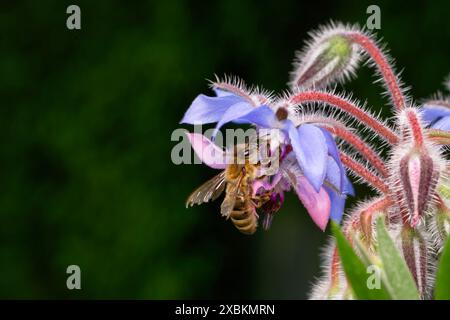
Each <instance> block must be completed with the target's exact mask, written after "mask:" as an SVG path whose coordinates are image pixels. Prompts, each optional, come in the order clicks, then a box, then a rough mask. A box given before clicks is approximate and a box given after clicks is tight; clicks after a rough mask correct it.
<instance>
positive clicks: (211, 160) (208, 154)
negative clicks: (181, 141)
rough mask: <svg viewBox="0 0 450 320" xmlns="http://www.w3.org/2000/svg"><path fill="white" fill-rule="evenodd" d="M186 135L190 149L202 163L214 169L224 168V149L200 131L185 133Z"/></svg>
mask: <svg viewBox="0 0 450 320" xmlns="http://www.w3.org/2000/svg"><path fill="white" fill-rule="evenodd" d="M187 137H188V139H189V141H190V143H191V145H192V149H194V151H195V153H196V154H197V156H198V157H199V159H200V160H201V161H202V162H203V163H204V164H206V165H207V166H208V167H211V168H214V169H225V167H226V166H227V165H226V153H225V151H223V150H222V149H221V148H220V147H219V146H217V145H216V144H215V143H214V142H212V141H211V140H209V139H208V138H206V137H205V136H204V135H202V134H200V133H187Z"/></svg>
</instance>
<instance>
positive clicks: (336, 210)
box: [324, 186, 346, 223]
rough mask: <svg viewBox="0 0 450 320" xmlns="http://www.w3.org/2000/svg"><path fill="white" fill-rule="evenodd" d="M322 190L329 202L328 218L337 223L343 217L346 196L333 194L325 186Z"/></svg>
mask: <svg viewBox="0 0 450 320" xmlns="http://www.w3.org/2000/svg"><path fill="white" fill-rule="evenodd" d="M324 188H325V190H326V192H327V193H328V196H329V197H330V201H331V208H330V218H331V219H332V220H334V221H336V222H338V223H339V222H340V221H341V220H342V216H343V215H344V208H345V200H346V196H345V195H342V194H338V193H336V192H334V191H333V190H331V188H329V187H327V186H324Z"/></svg>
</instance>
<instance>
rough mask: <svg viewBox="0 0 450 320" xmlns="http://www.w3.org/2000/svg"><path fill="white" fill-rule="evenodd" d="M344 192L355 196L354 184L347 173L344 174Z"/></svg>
mask: <svg viewBox="0 0 450 320" xmlns="http://www.w3.org/2000/svg"><path fill="white" fill-rule="evenodd" d="M342 193H343V194H346V195H350V196H353V197H354V196H355V188H353V184H352V183H351V181H350V179H349V178H348V177H347V175H344V188H343V189H342Z"/></svg>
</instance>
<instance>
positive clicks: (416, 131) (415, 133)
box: [406, 110, 423, 147]
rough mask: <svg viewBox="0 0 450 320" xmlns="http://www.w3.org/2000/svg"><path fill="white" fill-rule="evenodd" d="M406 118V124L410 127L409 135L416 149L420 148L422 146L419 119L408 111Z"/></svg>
mask: <svg viewBox="0 0 450 320" xmlns="http://www.w3.org/2000/svg"><path fill="white" fill-rule="evenodd" d="M406 116H407V117H408V122H409V126H410V131H411V135H412V137H413V139H414V142H415V143H416V145H417V146H418V147H421V146H422V145H423V134H422V126H421V124H420V121H419V119H418V118H417V115H416V113H415V112H413V111H411V110H408V112H407V113H406Z"/></svg>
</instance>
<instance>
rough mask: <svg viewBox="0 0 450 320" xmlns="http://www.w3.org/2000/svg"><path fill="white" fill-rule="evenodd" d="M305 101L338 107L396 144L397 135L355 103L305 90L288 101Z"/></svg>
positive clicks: (331, 95)
mask: <svg viewBox="0 0 450 320" xmlns="http://www.w3.org/2000/svg"><path fill="white" fill-rule="evenodd" d="M307 102H323V103H327V104H329V105H332V106H334V107H336V108H338V109H341V110H343V111H345V112H346V113H348V114H349V115H351V116H353V117H354V118H356V119H358V120H359V121H361V122H362V123H364V124H365V125H367V126H368V127H369V128H371V129H372V130H373V131H374V132H376V133H377V134H379V135H380V136H381V137H382V138H384V139H385V140H386V141H388V142H389V143H390V144H397V143H398V141H399V139H398V137H397V135H396V134H395V133H394V132H393V131H392V130H391V129H390V128H388V127H387V126H386V125H384V124H383V123H382V122H381V121H379V120H378V119H376V118H374V117H372V116H371V115H370V114H368V113H367V112H366V111H364V110H362V109H361V108H359V107H358V106H356V105H355V104H353V103H351V102H349V101H347V100H345V99H343V98H341V97H339V96H336V95H334V94H331V93H327V92H320V91H305V92H300V93H298V94H295V95H293V96H292V97H291V98H290V103H293V104H302V103H307Z"/></svg>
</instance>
